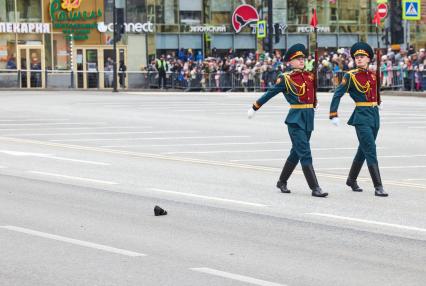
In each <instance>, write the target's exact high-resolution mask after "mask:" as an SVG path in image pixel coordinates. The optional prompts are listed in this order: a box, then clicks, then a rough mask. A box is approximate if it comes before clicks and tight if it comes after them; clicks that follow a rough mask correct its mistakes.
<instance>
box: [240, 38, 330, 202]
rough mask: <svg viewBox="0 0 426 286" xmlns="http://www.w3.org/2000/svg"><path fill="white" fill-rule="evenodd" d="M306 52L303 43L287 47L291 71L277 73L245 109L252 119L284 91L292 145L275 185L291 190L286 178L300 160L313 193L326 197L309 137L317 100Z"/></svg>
mask: <svg viewBox="0 0 426 286" xmlns="http://www.w3.org/2000/svg"><path fill="white" fill-rule="evenodd" d="M306 54H307V53H306V49H305V46H304V45H302V44H296V45H294V46H292V47H290V48H289V49H288V51H287V53H286V55H285V57H284V60H285V61H286V62H289V63H290V65H291V67H292V71H291V72H288V73H284V74H280V75H279V76H278V79H277V81H276V83H275V86H274V87H272V88H270V89H269V90H268V91H267V92H266V93H265V94H264V95H263V96H261V97H260V98H259V99H258V100H256V102H255V103H254V104H253V106H252V107H251V108H250V109H249V110H248V117H249V118H252V117H253V116H254V115H255V112H256V111H257V110H258V109H259V108H261V107H262V105H264V104H265V103H266V102H268V101H269V100H270V99H271V98H273V97H274V96H276V95H277V94H278V93H280V92H282V93H283V94H284V96H285V99H286V100H287V101H288V102H289V103H290V111H289V113H288V115H287V118H286V120H285V123H286V124H287V127H288V132H289V134H290V138H291V142H292V148H291V150H290V155H289V156H288V158H287V161H286V162H285V164H284V168H283V170H282V172H281V175H280V178H279V180H278V182H277V188H279V189H280V190H281V192H283V193H290V190H289V189H288V188H287V181H288V179H289V178H290V176H291V174H292V173H293V171H294V169H295V168H296V166H297V164H298V162H299V161H300V164H301V165H302V170H303V174H304V175H305V178H306V181H307V182H308V185H309V188H310V189H311V190H312V196H314V197H326V196H327V195H328V193H324V192H323V191H322V190H321V188H320V186H319V185H318V181H317V177H316V175H315V171H314V168H313V166H312V155H311V147H310V144H309V140H310V138H311V134H312V131H313V129H314V114H315V111H314V107H316V105H317V100H316V96H315V88H314V79H315V77H314V74H313V73H311V72H307V71H304V67H305V57H306Z"/></svg>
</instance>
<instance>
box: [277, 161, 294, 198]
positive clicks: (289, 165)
mask: <svg viewBox="0 0 426 286" xmlns="http://www.w3.org/2000/svg"><path fill="white" fill-rule="evenodd" d="M296 166H297V163H296V164H294V163H293V162H290V161H288V160H287V161H286V162H285V164H284V167H283V170H282V171H281V175H280V179H279V180H278V182H277V188H278V189H280V190H281V192H282V193H291V191H290V190H289V189H287V180H288V178H290V176H291V174H292V173H293V171H294V169H295V168H296Z"/></svg>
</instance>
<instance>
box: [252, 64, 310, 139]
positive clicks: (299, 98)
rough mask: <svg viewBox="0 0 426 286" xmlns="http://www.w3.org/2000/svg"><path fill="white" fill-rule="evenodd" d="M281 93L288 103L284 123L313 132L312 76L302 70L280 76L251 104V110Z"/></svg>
mask: <svg viewBox="0 0 426 286" xmlns="http://www.w3.org/2000/svg"><path fill="white" fill-rule="evenodd" d="M281 92H282V93H283V94H284V97H285V99H286V100H287V102H288V103H290V111H289V112H288V115H287V118H286V119H285V123H286V124H287V125H289V124H291V125H293V126H297V127H299V128H301V129H303V130H306V131H312V130H314V113H315V111H314V108H313V107H314V106H316V97H315V90H314V74H313V73H311V72H307V71H302V70H293V71H291V72H288V73H284V74H281V75H280V76H279V77H278V79H277V81H276V84H275V85H274V87H272V88H270V89H269V90H268V91H267V92H266V93H265V94H264V95H263V96H261V97H260V98H259V99H258V100H256V102H255V103H254V104H253V109H254V110H258V109H259V108H260V107H261V106H262V105H263V104H265V103H266V102H268V101H269V100H270V99H271V98H273V97H274V96H276V95H277V94H279V93H281ZM304 106H305V107H304ZM307 106H310V107H307ZM303 107H304V108H303Z"/></svg>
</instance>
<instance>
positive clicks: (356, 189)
mask: <svg viewBox="0 0 426 286" xmlns="http://www.w3.org/2000/svg"><path fill="white" fill-rule="evenodd" d="M346 185H347V186H349V187H351V189H352V191H353V192H362V189H361V188H360V187H359V186H358V183H357V182H356V181H349V180H347V181H346Z"/></svg>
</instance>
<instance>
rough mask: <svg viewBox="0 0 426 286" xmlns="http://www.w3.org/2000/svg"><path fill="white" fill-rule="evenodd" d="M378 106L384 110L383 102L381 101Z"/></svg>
mask: <svg viewBox="0 0 426 286" xmlns="http://www.w3.org/2000/svg"><path fill="white" fill-rule="evenodd" d="M377 107H378V108H379V110H383V102H381V103H380V104H379V105H377Z"/></svg>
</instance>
